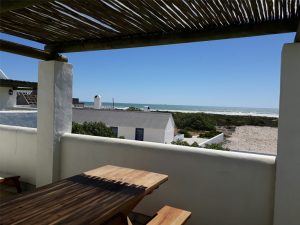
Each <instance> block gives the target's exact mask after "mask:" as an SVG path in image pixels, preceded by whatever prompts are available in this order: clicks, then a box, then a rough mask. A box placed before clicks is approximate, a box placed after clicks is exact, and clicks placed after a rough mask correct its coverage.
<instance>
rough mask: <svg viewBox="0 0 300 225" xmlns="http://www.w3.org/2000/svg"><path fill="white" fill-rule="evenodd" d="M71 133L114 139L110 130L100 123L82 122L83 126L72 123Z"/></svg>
mask: <svg viewBox="0 0 300 225" xmlns="http://www.w3.org/2000/svg"><path fill="white" fill-rule="evenodd" d="M72 133H74V134H86V135H92V136H101V137H116V136H115V134H114V133H113V131H112V129H111V128H110V127H107V126H106V125H105V124H104V123H102V122H84V123H83V124H80V123H73V124H72Z"/></svg>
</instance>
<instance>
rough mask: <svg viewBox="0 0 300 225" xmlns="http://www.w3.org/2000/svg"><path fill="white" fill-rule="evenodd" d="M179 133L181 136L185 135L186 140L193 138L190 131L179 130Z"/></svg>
mask: <svg viewBox="0 0 300 225" xmlns="http://www.w3.org/2000/svg"><path fill="white" fill-rule="evenodd" d="M178 133H179V134H184V137H185V138H191V137H192V135H191V134H190V132H189V130H188V129H183V130H179V131H178Z"/></svg>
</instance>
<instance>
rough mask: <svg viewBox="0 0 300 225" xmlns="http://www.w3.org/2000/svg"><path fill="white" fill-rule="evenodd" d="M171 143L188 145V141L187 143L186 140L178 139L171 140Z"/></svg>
mask: <svg viewBox="0 0 300 225" xmlns="http://www.w3.org/2000/svg"><path fill="white" fill-rule="evenodd" d="M171 144H173V145H183V146H190V145H189V143H187V142H186V141H180V140H177V141H172V142H171Z"/></svg>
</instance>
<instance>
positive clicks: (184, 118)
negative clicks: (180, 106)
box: [172, 112, 278, 131]
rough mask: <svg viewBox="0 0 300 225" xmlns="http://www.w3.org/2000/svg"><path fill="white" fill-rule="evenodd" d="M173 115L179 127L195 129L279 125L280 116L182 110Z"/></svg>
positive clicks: (207, 129) (209, 129)
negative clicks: (220, 113)
mask: <svg viewBox="0 0 300 225" xmlns="http://www.w3.org/2000/svg"><path fill="white" fill-rule="evenodd" d="M172 115H173V118H174V121H175V124H176V127H177V128H178V129H186V128H189V129H192V130H194V131H211V130H216V126H244V125H253V126H268V127H277V126H278V118H271V117H260V116H234V115H219V114H206V113H182V112H173V113H172Z"/></svg>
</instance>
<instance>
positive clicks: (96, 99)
mask: <svg viewBox="0 0 300 225" xmlns="http://www.w3.org/2000/svg"><path fill="white" fill-rule="evenodd" d="M101 106H102V103H101V96H99V95H96V96H95V97H94V109H101Z"/></svg>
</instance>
